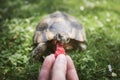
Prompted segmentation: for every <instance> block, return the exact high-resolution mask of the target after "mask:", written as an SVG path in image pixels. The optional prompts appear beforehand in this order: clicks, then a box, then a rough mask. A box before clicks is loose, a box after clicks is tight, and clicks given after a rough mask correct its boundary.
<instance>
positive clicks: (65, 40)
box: [32, 11, 86, 59]
mask: <svg viewBox="0 0 120 80" xmlns="http://www.w3.org/2000/svg"><path fill="white" fill-rule="evenodd" d="M57 42H60V43H61V44H62V45H63V47H64V48H65V50H72V49H79V50H85V49H86V44H85V42H86V34H85V30H84V27H83V26H82V25H81V24H80V23H79V22H78V21H77V19H75V18H74V17H73V16H70V15H69V14H67V13H65V12H60V11H56V12H54V13H51V14H49V15H47V16H45V17H44V18H43V19H42V20H41V21H40V23H39V24H38V25H37V26H36V30H35V34H34V44H36V47H35V48H34V49H33V51H32V57H33V59H39V58H40V56H41V54H42V53H43V52H44V51H46V49H47V48H51V50H52V51H55V48H56V43H57Z"/></svg>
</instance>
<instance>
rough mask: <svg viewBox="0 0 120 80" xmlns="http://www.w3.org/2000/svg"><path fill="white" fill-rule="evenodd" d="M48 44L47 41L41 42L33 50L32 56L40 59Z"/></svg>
mask: <svg viewBox="0 0 120 80" xmlns="http://www.w3.org/2000/svg"><path fill="white" fill-rule="evenodd" d="M46 48H47V45H46V44H45V43H39V44H38V45H37V47H36V48H35V49H34V50H33V51H32V53H31V57H32V58H33V59H35V60H37V59H39V58H40V56H41V54H42V53H43V52H44V51H45V50H46Z"/></svg>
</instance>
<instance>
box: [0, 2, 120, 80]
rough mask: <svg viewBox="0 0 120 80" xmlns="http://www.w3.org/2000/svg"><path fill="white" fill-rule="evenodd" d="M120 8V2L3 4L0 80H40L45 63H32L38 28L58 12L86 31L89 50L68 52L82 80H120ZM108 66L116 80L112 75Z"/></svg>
mask: <svg viewBox="0 0 120 80" xmlns="http://www.w3.org/2000/svg"><path fill="white" fill-rule="evenodd" d="M119 4H120V1H119V0H1V1H0V80H37V77H38V73H39V69H40V67H41V64H42V62H38V63H30V62H29V59H30V52H31V50H32V48H33V46H32V43H33V42H32V38H33V34H34V30H35V26H36V25H37V24H38V22H39V21H40V19H41V18H42V17H43V16H44V15H47V14H48V13H51V12H54V11H56V10H60V11H65V12H67V13H69V14H71V15H73V16H75V17H76V18H77V19H78V20H79V21H80V22H81V23H82V25H83V26H84V27H85V30H86V35H87V50H86V51H82V52H79V51H71V52H68V55H70V56H71V57H72V59H73V60H74V63H75V67H76V69H77V73H78V75H79V78H80V80H120V35H119V34H120V20H119V19H120V16H119V14H120V5H119ZM44 56H45V55H44ZM109 64H110V65H111V66H112V69H113V72H114V73H115V74H117V76H112V75H111V72H109V70H108V65H109Z"/></svg>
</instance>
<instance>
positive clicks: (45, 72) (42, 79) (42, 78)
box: [38, 54, 55, 80]
mask: <svg viewBox="0 0 120 80" xmlns="http://www.w3.org/2000/svg"><path fill="white" fill-rule="evenodd" d="M54 61H55V57H54V54H51V55H49V56H47V57H46V58H45V60H44V62H43V65H42V68H41V71H40V74H39V77H38V80H48V79H49V77H50V72H51V69H52V66H53V63H54Z"/></svg>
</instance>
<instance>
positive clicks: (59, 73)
mask: <svg viewBox="0 0 120 80" xmlns="http://www.w3.org/2000/svg"><path fill="white" fill-rule="evenodd" d="M66 67H67V60H66V57H65V55H63V54H60V55H59V56H58V57H57V58H56V61H55V63H54V66H53V74H52V80H66Z"/></svg>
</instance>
